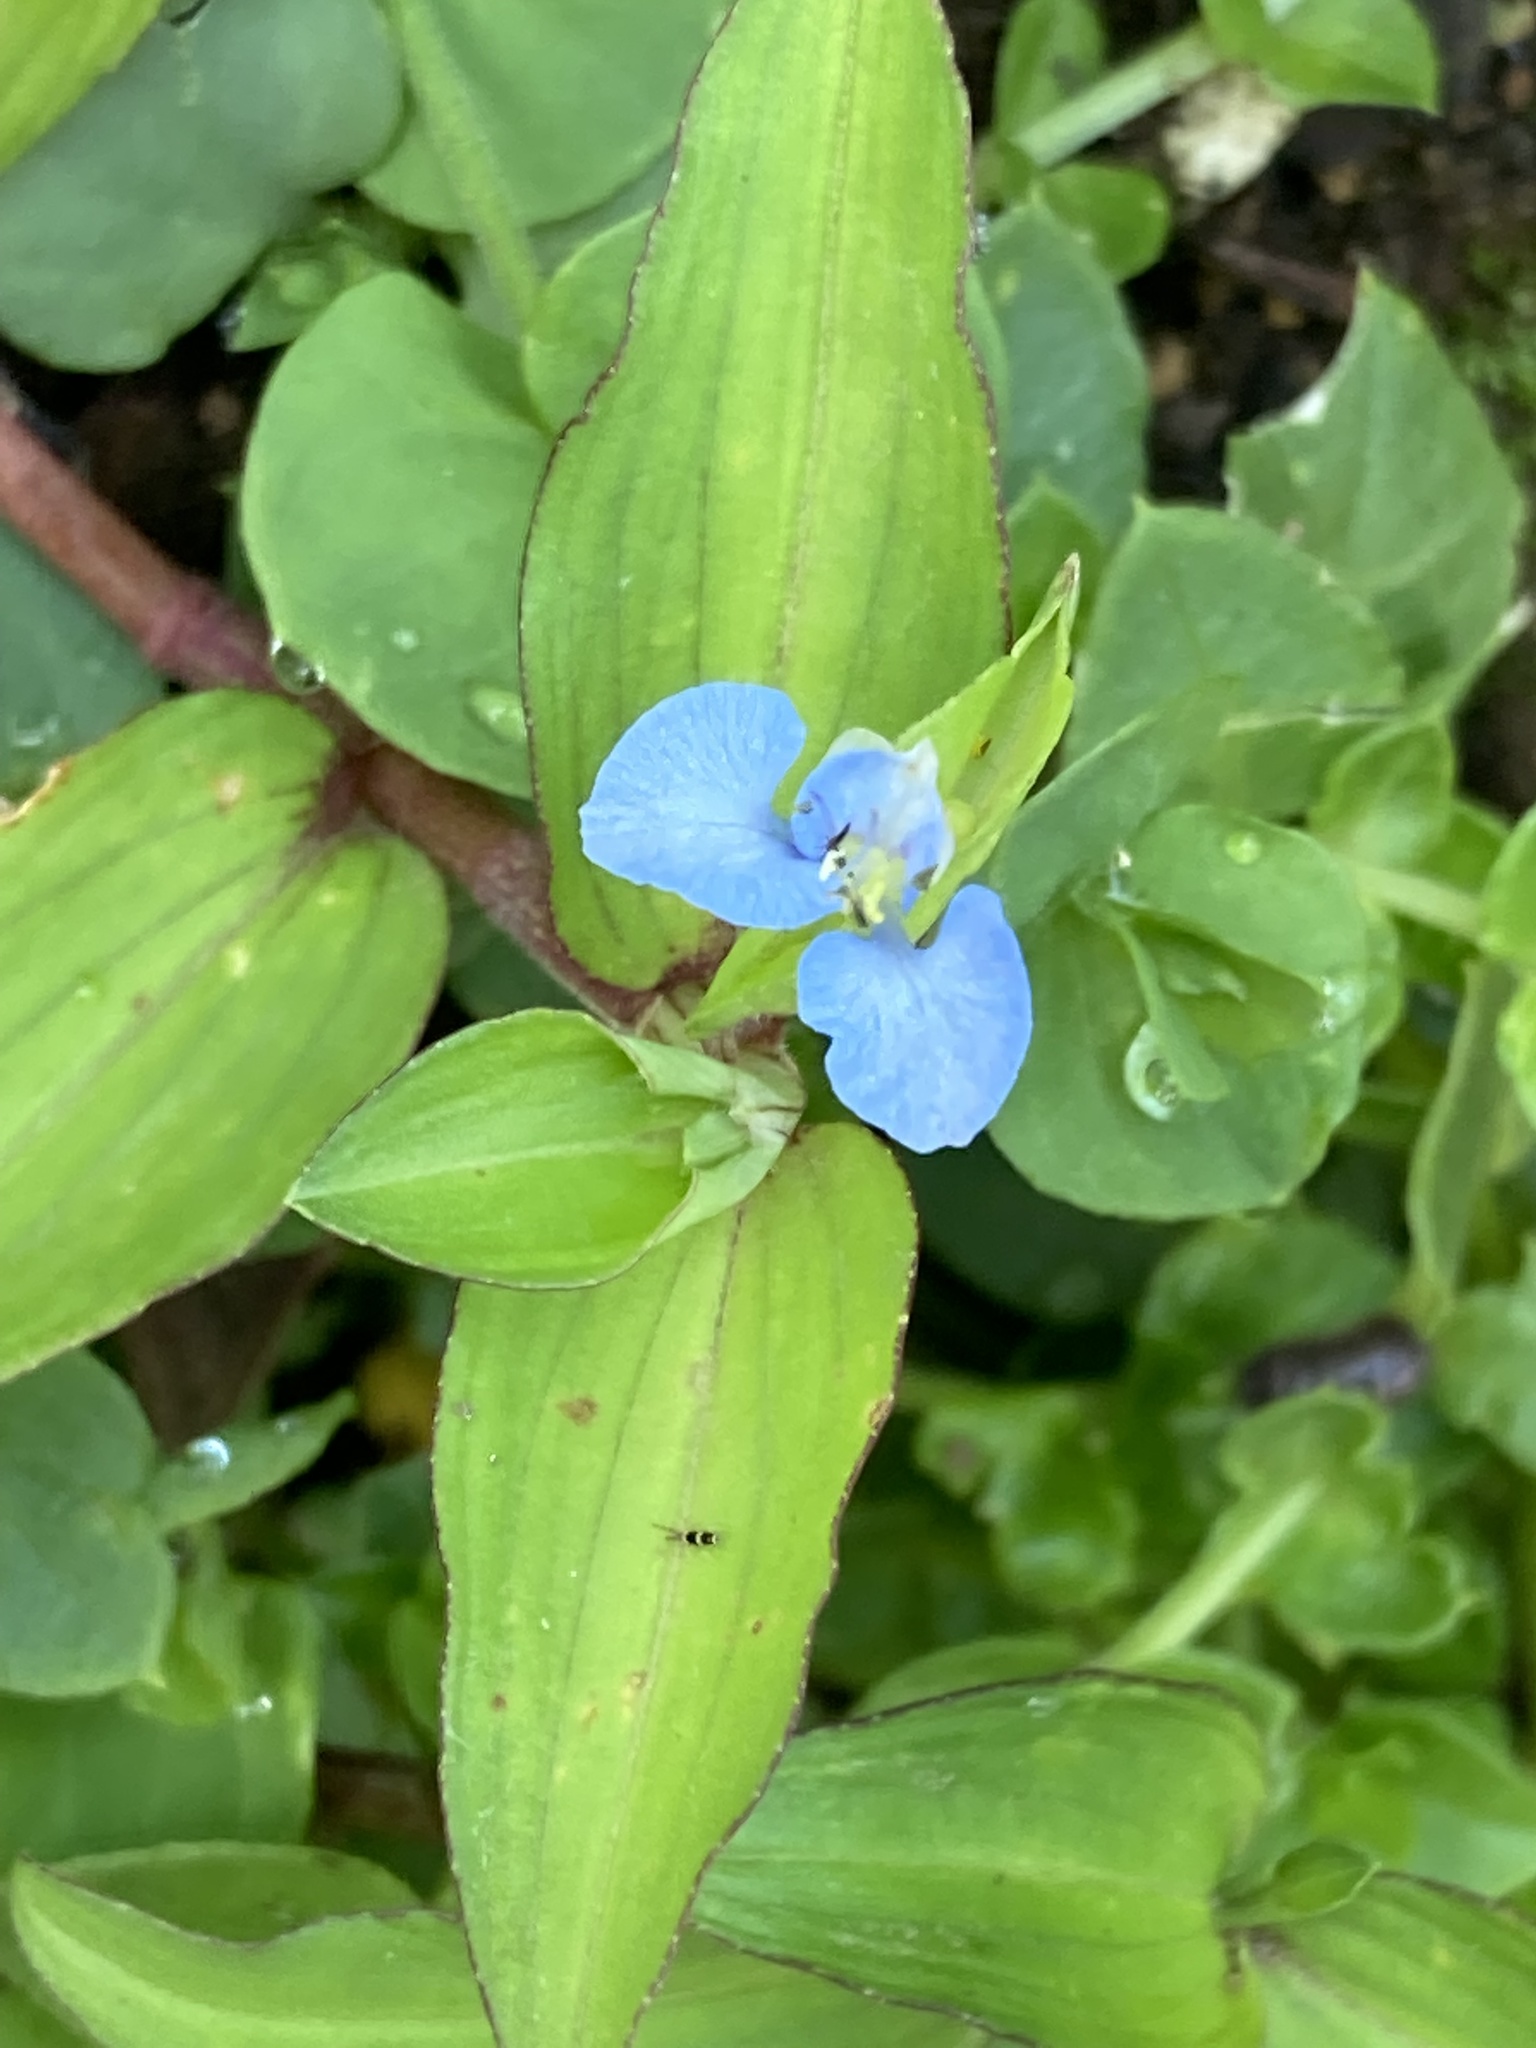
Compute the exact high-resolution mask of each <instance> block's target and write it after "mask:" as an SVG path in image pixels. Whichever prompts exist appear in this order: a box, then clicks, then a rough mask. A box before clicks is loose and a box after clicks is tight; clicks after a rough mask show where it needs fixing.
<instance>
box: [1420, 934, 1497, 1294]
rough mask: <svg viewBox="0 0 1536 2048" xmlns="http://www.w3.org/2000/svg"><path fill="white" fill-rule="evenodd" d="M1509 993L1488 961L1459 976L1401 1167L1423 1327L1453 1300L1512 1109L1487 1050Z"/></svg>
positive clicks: (1491, 1048) (1490, 1049)
mask: <svg viewBox="0 0 1536 2048" xmlns="http://www.w3.org/2000/svg"><path fill="white" fill-rule="evenodd" d="M1511 987H1512V980H1511V977H1510V975H1509V973H1508V971H1507V970H1506V969H1505V968H1502V967H1499V966H1497V965H1496V964H1495V963H1494V962H1492V961H1482V962H1479V963H1478V964H1477V965H1476V966H1474V967H1470V968H1469V969H1468V970H1467V976H1466V995H1465V997H1464V998H1463V1001H1462V1005H1461V1010H1460V1013H1459V1014H1458V1016H1457V1019H1456V1031H1455V1035H1454V1037H1453V1038H1452V1040H1451V1049H1450V1052H1449V1054H1448V1056H1447V1059H1446V1065H1445V1074H1444V1077H1443V1078H1442V1080H1441V1082H1440V1086H1439V1087H1438V1088H1437V1089H1436V1091H1435V1096H1434V1100H1433V1101H1432V1102H1431V1103H1430V1106H1429V1110H1428V1113H1427V1114H1426V1116H1425V1118H1424V1121H1423V1123H1422V1124H1421V1125H1420V1126H1419V1134H1418V1137H1417V1138H1416V1139H1415V1140H1414V1146H1413V1152H1412V1155H1411V1156H1410V1158H1409V1162H1408V1194H1407V1212H1408V1236H1409V1240H1410V1242H1411V1244H1412V1246H1413V1260H1412V1265H1411V1267H1410V1271H1409V1280H1408V1290H1409V1291H1408V1298H1409V1300H1410V1301H1411V1303H1412V1305H1413V1309H1414V1313H1415V1314H1416V1316H1417V1317H1418V1319H1419V1320H1420V1321H1421V1322H1422V1323H1423V1324H1424V1325H1425V1327H1426V1328H1433V1327H1434V1325H1435V1324H1436V1323H1437V1322H1438V1321H1439V1319H1440V1317H1441V1316H1442V1315H1443V1314H1444V1313H1445V1311H1446V1310H1447V1309H1448V1308H1449V1307H1450V1305H1451V1302H1452V1300H1453V1298H1454V1296H1455V1293H1456V1289H1457V1287H1458V1285H1459V1283H1460V1279H1461V1269H1462V1264H1463V1261H1464V1260H1465V1258H1466V1252H1467V1243H1468V1239H1469V1238H1470V1236H1471V1232H1472V1218H1473V1213H1474V1211H1475V1209H1476V1207H1477V1203H1478V1201H1479V1199H1480V1197H1481V1195H1482V1192H1483V1189H1484V1188H1485V1186H1486V1185H1487V1182H1488V1179H1489V1177H1490V1175H1491V1174H1492V1173H1493V1170H1494V1166H1495V1162H1496V1161H1497V1159H1498V1157H1499V1154H1500V1151H1501V1149H1502V1143H1503V1137H1504V1132H1505V1129H1506V1128H1507V1124H1508V1119H1509V1114H1510V1110H1511V1106H1512V1105H1511V1103H1510V1088H1509V1080H1508V1077H1507V1076H1506V1075H1505V1073H1504V1071H1503V1069H1502V1068H1501V1066H1500V1064H1499V1061H1498V1059H1497V1058H1496V1057H1495V1050H1494V1048H1495V1043H1496V1038H1497V1035H1498V1033H1499V1031H1500V1024H1501V1016H1502V1013H1503V1011H1504V1007H1505V1004H1506V1003H1507V1002H1508V1000H1509V995H1510V990H1511Z"/></svg>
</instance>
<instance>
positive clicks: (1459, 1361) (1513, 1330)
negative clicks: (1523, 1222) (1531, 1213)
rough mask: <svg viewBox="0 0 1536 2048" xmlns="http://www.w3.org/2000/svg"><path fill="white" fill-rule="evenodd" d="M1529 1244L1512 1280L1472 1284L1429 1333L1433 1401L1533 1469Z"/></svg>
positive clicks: (1535, 1313)
mask: <svg viewBox="0 0 1536 2048" xmlns="http://www.w3.org/2000/svg"><path fill="white" fill-rule="evenodd" d="M1532 1358H1536V1241H1529V1240H1528V1241H1527V1244H1526V1248H1525V1261H1524V1264H1523V1265H1522V1267H1521V1270H1520V1277H1519V1279H1518V1280H1516V1281H1514V1282H1512V1283H1511V1284H1510V1285H1509V1286H1507V1287H1474V1288H1472V1289H1471V1291H1470V1292H1469V1293H1466V1294H1463V1295H1461V1296H1460V1297H1459V1299H1458V1300H1457V1301H1456V1302H1455V1303H1454V1305H1453V1306H1452V1308H1451V1309H1450V1312H1449V1313H1448V1314H1447V1315H1446V1317H1445V1319H1444V1320H1443V1321H1442V1322H1441V1323H1440V1324H1439V1325H1438V1326H1437V1328H1436V1330H1435V1382H1434V1386H1435V1399H1436V1401H1438V1402H1439V1404H1440V1406H1441V1408H1443V1409H1444V1411H1445V1413H1446V1414H1447V1415H1448V1416H1449V1417H1450V1419H1451V1420H1452V1422H1454V1423H1456V1424H1457V1426H1458V1427H1459V1428H1461V1429H1475V1430H1479V1431H1481V1433H1482V1434H1483V1435H1484V1436H1486V1437H1487V1438H1488V1439H1489V1441H1490V1442H1492V1443H1495V1444H1497V1445H1498V1447H1499V1449H1500V1450H1501V1451H1502V1452H1503V1453H1504V1455H1505V1457H1506V1458H1510V1459H1513V1461H1514V1462H1515V1464H1517V1465H1519V1466H1521V1467H1522V1468H1523V1470H1525V1471H1527V1472H1530V1473H1536V1379H1533V1378H1532V1374H1531V1360H1532Z"/></svg>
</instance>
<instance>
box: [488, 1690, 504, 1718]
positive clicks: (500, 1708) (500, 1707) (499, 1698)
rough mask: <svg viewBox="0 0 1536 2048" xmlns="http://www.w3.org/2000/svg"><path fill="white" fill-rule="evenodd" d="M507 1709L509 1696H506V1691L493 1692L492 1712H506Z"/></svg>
mask: <svg viewBox="0 0 1536 2048" xmlns="http://www.w3.org/2000/svg"><path fill="white" fill-rule="evenodd" d="M506 1711H507V1696H506V1694H505V1693H504V1692H493V1693H492V1694H491V1712H492V1713H493V1714H504V1713H505V1712H506Z"/></svg>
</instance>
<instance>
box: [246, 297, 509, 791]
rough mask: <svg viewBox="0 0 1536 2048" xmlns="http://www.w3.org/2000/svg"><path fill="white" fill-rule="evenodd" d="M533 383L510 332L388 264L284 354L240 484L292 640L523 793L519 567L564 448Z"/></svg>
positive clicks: (394, 719)
mask: <svg viewBox="0 0 1536 2048" xmlns="http://www.w3.org/2000/svg"><path fill="white" fill-rule="evenodd" d="M521 398H522V380H521V375H520V372H519V369H518V361H517V355H516V351H515V350H514V349H513V348H512V347H511V346H510V344H509V343H507V342H504V341H501V340H499V339H498V338H497V337H496V336H495V335H492V334H487V333H486V332H485V330H484V329H483V328H481V327H477V326H475V325H474V324H473V322H471V321H469V320H467V319H466V318H465V317H464V315H463V314H462V313H460V312H457V311H456V310H455V309H454V308H453V307H452V306H449V305H447V304H445V303H444V301H443V300H441V299H440V298H438V297H437V295H436V293H434V292H432V291H430V290H429V289H428V288H427V287H426V286H425V285H424V284H422V283H420V282H419V281H418V280H417V279H416V278H413V277H406V276H389V277H380V278H376V279H374V280H372V281H371V282H370V283H368V284H363V285H359V286H357V287H356V289H355V290H353V291H350V292H347V293H346V294H344V296H343V297H342V298H341V299H339V300H338V301H337V303H336V304H335V305H334V306H333V307H331V309H330V310H329V312H327V313H325V314H323V315H322V316H321V318H320V319H319V320H318V321H316V323H315V325H314V326H313V327H311V328H310V330H309V332H308V333H307V334H305V335H304V336H303V337H302V338H301V339H300V340H299V341H298V342H296V343H295V345H294V346H293V347H292V348H291V349H290V350H289V351H288V353H287V354H286V355H285V356H284V357H283V360H282V362H281V364H280V365H279V367H278V370H277V374H276V375H275V376H274V377H273V379H272V382H271V383H270V384H269V385H268V386H267V390H266V393H265V395H264V397H263V399H262V403H261V409H260V411H259V412H258V414H257V417H256V429H255V433H254V434H253V436H252V439H251V449H250V456H249V459H248V462H247V465H246V470H245V477H244V482H243V484H242V487H241V524H242V531H243V534H244V538H245V544H246V548H247V551H248V553H249V555H250V559H251V566H252V568H253V570H254V571H255V574H256V580H257V582H258V583H259V584H260V586H261V592H262V596H263V598H264V600H265V603H266V608H267V612H268V615H269V617H270V618H271V621H272V625H273V630H274V631H275V632H276V634H277V635H278V637H279V638H280V639H281V640H283V641H284V642H286V643H288V644H289V645H291V646H293V647H295V648H297V649H298V650H299V651H300V652H301V653H302V655H303V656H304V658H305V659H306V660H307V661H308V662H309V663H310V664H311V665H312V666H313V667H314V669H315V670H316V671H317V673H318V675H319V677H320V679H321V680H322V681H324V682H326V683H328V684H329V685H330V686H331V688H332V689H334V690H335V691H337V693H338V694H339V695H340V696H342V697H344V698H345V699H346V701H347V702H348V703H349V704H350V705H351V706H352V708H353V709H354V710H355V711H356V712H357V713H358V715H359V716H360V717H362V718H364V719H366V720H367V722H368V723H369V725H371V726H372V727H373V728H374V730H375V731H376V732H380V733H382V734H383V735H384V737H385V738H386V739H390V740H393V741H394V742H395V744H396V745H397V746H402V747H404V748H405V749H406V750H407V751H408V752H410V753H413V754H416V755H417V756H419V757H420V758H421V759H422V760H424V761H427V762H430V763H431V765H432V766H433V767H434V768H441V769H443V770H444V771H445V772H446V773H448V774H450V775H462V776H466V777H468V778H469V780H471V781H473V782H480V783H484V784H486V785H487V786H488V787H489V788H491V789H500V790H505V791H507V792H508V793H510V794H512V795H515V796H526V795H527V794H528V793H529V782H528V751H527V743H526V739H525V737H524V729H523V715H522V704H521V700H520V698H519V695H518V653H517V595H516V585H517V565H518V561H519V559H520V557H521V555H522V549H523V541H524V536H525V534H526V531H527V526H528V519H529V515H530V513H531V511H532V507H533V500H534V495H535V493H536V492H537V490H538V487H539V479H540V477H541V476H542V475H543V473H544V465H545V462H546V461H547V460H548V455H549V442H548V440H547V438H546V437H545V435H544V434H543V432H542V431H541V430H540V429H539V428H537V427H535V426H533V425H532V424H530V422H529V421H528V420H527V419H525V418H523V417H521V416H520V413H519V406H520V403H521Z"/></svg>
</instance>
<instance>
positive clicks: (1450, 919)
mask: <svg viewBox="0 0 1536 2048" xmlns="http://www.w3.org/2000/svg"><path fill="white" fill-rule="evenodd" d="M1347 865H1348V867H1349V871H1350V873H1351V874H1352V875H1353V876H1354V878H1355V882H1356V884H1357V886H1358V887H1359V889H1360V891H1361V894H1362V895H1365V896H1369V897H1370V898H1371V900H1372V902H1374V903H1379V904H1380V905H1381V907H1382V909H1383V910H1392V911H1396V913H1397V914H1398V916H1399V917H1408V918H1412V920H1413V922H1414V923H1415V924H1424V925H1428V926H1429V927H1430V929H1431V930H1432V931H1437V932H1446V933H1448V934H1449V935H1450V937H1451V938H1453V939H1468V940H1470V941H1471V942H1472V943H1473V944H1474V945H1475V944H1476V943H1477V941H1478V939H1479V937H1480V936H1481V933H1482V909H1481V905H1480V904H1479V902H1478V899H1477V897H1476V896H1474V895H1472V894H1471V892H1470V891H1469V890H1466V889H1454V888H1452V887H1451V886H1450V884H1449V883H1447V882H1436V881H1432V880H1431V879H1430V877H1429V876H1428V875H1409V874H1404V873H1403V872H1402V871H1401V870H1400V869H1398V868H1377V867H1372V866H1370V864H1369V863H1368V862H1366V861H1358V860H1352V861H1349V862H1348V863H1347Z"/></svg>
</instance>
